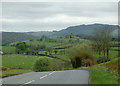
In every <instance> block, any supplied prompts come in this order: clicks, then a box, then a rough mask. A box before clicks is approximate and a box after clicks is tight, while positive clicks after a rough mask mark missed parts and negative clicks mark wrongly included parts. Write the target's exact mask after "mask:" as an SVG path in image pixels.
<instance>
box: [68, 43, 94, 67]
mask: <svg viewBox="0 0 120 86" xmlns="http://www.w3.org/2000/svg"><path fill="white" fill-rule="evenodd" d="M69 55H70V56H69V57H70V60H71V63H72V66H73V68H78V67H81V66H86V67H88V66H92V65H94V64H95V63H96V60H95V58H94V57H93V55H92V52H91V50H90V47H89V46H87V45H82V46H75V47H73V48H71V49H70V50H69Z"/></svg>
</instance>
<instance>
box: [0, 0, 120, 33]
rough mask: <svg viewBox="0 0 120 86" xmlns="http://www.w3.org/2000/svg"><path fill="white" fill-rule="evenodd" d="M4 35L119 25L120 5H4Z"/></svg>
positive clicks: (53, 3)
mask: <svg viewBox="0 0 120 86" xmlns="http://www.w3.org/2000/svg"><path fill="white" fill-rule="evenodd" d="M0 22H2V31H9V32H29V31H53V30H57V31H59V30H61V29H65V28H67V27H69V26H76V25H82V24H94V23H102V24H113V25H117V24H118V2H117V1H116V2H110V1H109V2H108V1H106V2H97V0H96V1H95V0H94V1H93V2H88V1H86V2H74V1H72V2H70V1H69V2H68V1H67V2H63V1H62V2H54V1H53V2H48V1H46V2H2V20H0Z"/></svg>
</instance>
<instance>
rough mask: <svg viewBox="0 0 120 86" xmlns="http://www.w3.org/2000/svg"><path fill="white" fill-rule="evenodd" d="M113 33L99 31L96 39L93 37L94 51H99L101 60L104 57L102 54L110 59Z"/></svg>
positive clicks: (105, 30)
mask: <svg viewBox="0 0 120 86" xmlns="http://www.w3.org/2000/svg"><path fill="white" fill-rule="evenodd" d="M111 40H112V38H111V32H110V30H109V29H104V30H102V31H99V32H98V33H97V34H96V35H95V36H94V37H93V44H92V46H93V49H94V51H97V52H98V54H99V58H100V57H101V56H102V53H103V55H104V57H107V58H109V50H110V47H111Z"/></svg>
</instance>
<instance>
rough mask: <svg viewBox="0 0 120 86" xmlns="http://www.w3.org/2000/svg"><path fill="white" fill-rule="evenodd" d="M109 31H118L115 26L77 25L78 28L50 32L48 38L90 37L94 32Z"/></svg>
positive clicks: (72, 27)
mask: <svg viewBox="0 0 120 86" xmlns="http://www.w3.org/2000/svg"><path fill="white" fill-rule="evenodd" d="M107 28H108V29H110V31H111V32H113V31H114V30H116V29H118V26H117V25H107V24H91V25H79V26H71V27H68V28H66V29H64V30H61V31H56V32H52V33H51V34H50V35H48V36H50V37H59V36H65V35H71V34H73V35H84V36H92V35H94V34H95V33H96V32H98V31H100V30H102V29H107Z"/></svg>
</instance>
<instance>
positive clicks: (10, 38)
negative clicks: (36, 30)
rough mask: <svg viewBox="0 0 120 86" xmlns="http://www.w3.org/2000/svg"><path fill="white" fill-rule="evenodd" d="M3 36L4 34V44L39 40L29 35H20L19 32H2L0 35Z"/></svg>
mask: <svg viewBox="0 0 120 86" xmlns="http://www.w3.org/2000/svg"><path fill="white" fill-rule="evenodd" d="M1 34H2V44H5V43H12V42H17V41H24V40H30V39H36V38H37V37H35V36H32V35H28V34H25V33H18V32H2V33H0V35H1Z"/></svg>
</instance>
